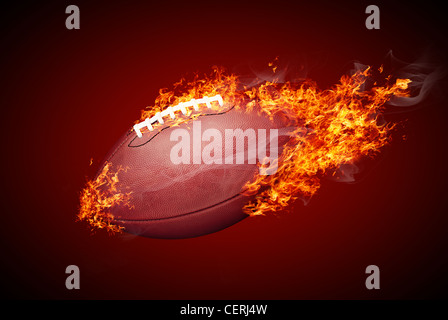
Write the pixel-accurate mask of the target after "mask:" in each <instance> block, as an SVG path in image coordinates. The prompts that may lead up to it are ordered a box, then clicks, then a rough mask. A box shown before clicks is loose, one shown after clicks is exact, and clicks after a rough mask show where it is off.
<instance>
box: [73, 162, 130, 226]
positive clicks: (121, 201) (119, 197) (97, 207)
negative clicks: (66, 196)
mask: <svg viewBox="0 0 448 320" xmlns="http://www.w3.org/2000/svg"><path fill="white" fill-rule="evenodd" d="M111 166H112V163H110V162H108V163H106V164H105V165H104V167H103V169H102V170H101V172H100V174H98V176H97V177H96V179H95V180H91V181H88V182H87V184H86V186H85V188H84V189H83V190H82V192H81V196H80V209H79V214H78V220H79V221H87V222H88V223H89V224H90V225H91V227H92V230H96V229H106V230H107V231H108V232H110V233H112V234H113V233H116V232H120V231H121V230H122V229H123V228H122V227H120V226H117V225H116V224H114V223H113V219H114V216H113V215H112V214H111V213H110V212H109V209H110V208H111V207H113V206H117V205H123V206H127V207H129V208H131V207H132V206H131V205H130V197H131V192H129V193H126V194H122V193H119V192H117V185H118V183H119V179H118V174H119V173H120V172H121V171H124V169H123V168H122V167H119V168H118V169H117V170H116V171H115V172H110V168H111Z"/></svg>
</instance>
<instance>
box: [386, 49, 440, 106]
mask: <svg viewBox="0 0 448 320" xmlns="http://www.w3.org/2000/svg"><path fill="white" fill-rule="evenodd" d="M387 59H388V61H387V62H388V63H389V64H390V68H391V69H392V70H391V72H392V74H393V75H394V76H396V77H397V78H400V79H410V80H411V83H409V89H410V93H411V96H410V97H397V96H394V97H392V98H391V100H390V101H389V103H388V104H389V105H391V106H398V107H409V106H415V105H417V104H420V103H421V102H422V101H423V100H425V99H426V98H427V97H428V96H429V94H430V93H431V92H433V91H434V90H435V89H439V84H440V80H441V79H443V78H444V77H445V76H446V74H447V68H446V65H445V64H442V63H441V62H439V61H438V60H439V59H438V58H437V57H435V56H434V55H432V56H431V54H430V53H426V54H424V55H423V56H422V57H420V58H419V59H418V60H416V61H414V62H412V63H407V62H405V61H402V60H399V59H398V58H396V57H395V56H394V55H393V53H392V51H390V52H389V53H388V55H387Z"/></svg>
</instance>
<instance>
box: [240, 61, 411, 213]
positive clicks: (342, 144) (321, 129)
mask: <svg viewBox="0 0 448 320" xmlns="http://www.w3.org/2000/svg"><path fill="white" fill-rule="evenodd" d="M369 70H370V69H369V68H367V69H366V70H365V71H363V72H357V73H355V74H354V75H353V76H351V77H349V76H343V77H342V78H341V80H340V84H338V85H336V86H335V87H334V88H332V89H330V90H324V91H319V90H318V89H317V87H316V86H315V84H314V83H311V82H307V83H304V84H302V85H300V86H299V87H295V86H294V85H293V84H290V83H286V84H283V85H281V86H280V87H278V86H276V85H275V84H273V83H265V84H263V85H261V86H260V87H257V88H252V90H251V91H250V92H247V94H248V95H250V96H251V97H252V98H253V99H255V101H257V103H258V104H259V105H260V106H261V109H262V110H263V111H264V112H265V113H267V114H269V115H271V114H274V113H276V112H279V110H282V111H283V112H286V114H287V115H288V117H289V119H290V122H291V123H293V124H295V125H296V126H297V129H296V131H295V134H293V135H292V139H291V141H290V142H289V143H288V144H287V145H286V147H285V149H284V150H283V152H282V155H281V157H280V159H279V161H278V162H279V167H278V170H277V173H276V174H274V175H271V176H266V175H257V176H255V177H254V179H253V180H252V181H249V182H248V183H247V184H246V185H245V188H246V189H247V190H246V191H245V194H246V195H255V200H254V201H252V202H250V203H249V204H247V205H246V206H245V207H244V211H245V212H246V213H247V214H249V215H261V214H265V213H267V212H270V211H274V212H275V211H278V210H281V209H283V208H285V207H286V206H287V205H288V204H289V203H290V202H291V201H292V200H295V199H297V198H298V197H299V196H301V197H303V198H308V199H309V198H311V197H312V196H313V195H314V194H315V193H316V192H317V190H318V189H319V188H320V180H321V177H322V176H323V175H324V174H325V173H327V172H331V171H332V170H333V172H335V169H337V168H338V167H339V166H341V165H343V164H353V163H354V162H355V161H356V160H358V159H359V158H361V157H362V156H373V155H374V154H375V153H377V152H378V151H379V149H380V148H381V147H382V146H384V145H386V144H387V143H388V142H389V140H390V134H389V133H390V131H391V129H392V128H393V127H394V125H393V124H380V121H379V116H380V114H381V111H382V109H383V108H384V104H385V103H386V102H387V101H388V100H389V99H390V97H391V96H393V95H399V96H405V95H407V92H406V91H405V90H406V89H407V84H408V83H409V82H410V80H408V79H397V80H396V82H395V84H393V85H386V86H383V87H373V88H372V89H371V90H369V91H362V90H361V87H362V85H363V84H364V83H365V80H366V78H367V77H368V76H369ZM303 128H306V134H305V135H304V134H303ZM300 133H302V134H300Z"/></svg>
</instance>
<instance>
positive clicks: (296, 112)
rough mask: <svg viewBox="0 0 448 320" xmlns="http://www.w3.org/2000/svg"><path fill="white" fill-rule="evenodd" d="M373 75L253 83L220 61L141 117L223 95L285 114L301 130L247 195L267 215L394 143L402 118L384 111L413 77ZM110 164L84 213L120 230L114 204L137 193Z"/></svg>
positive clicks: (90, 189)
mask: <svg viewBox="0 0 448 320" xmlns="http://www.w3.org/2000/svg"><path fill="white" fill-rule="evenodd" d="M269 66H270V67H272V66H273V64H272V65H271V64H270V65H269ZM274 68H275V67H274ZM273 70H274V71H275V69H273ZM381 72H382V68H381ZM369 76H370V68H367V69H366V70H364V71H358V72H356V73H355V74H354V75H352V76H343V77H342V78H341V79H340V83H339V84H338V85H336V86H334V87H333V88H331V89H328V90H319V89H318V88H317V85H316V84H315V83H314V82H312V81H309V80H308V81H305V82H303V83H302V84H300V85H298V84H293V83H283V84H280V83H277V82H276V80H273V81H272V82H264V83H263V84H261V85H258V86H256V87H250V88H248V87H244V86H243V85H242V84H241V83H240V81H239V79H238V77H237V76H236V75H232V74H230V75H228V74H226V73H225V71H224V69H222V68H217V67H214V69H213V72H212V74H211V75H208V76H207V75H206V76H204V77H202V78H200V77H199V76H198V75H196V76H195V77H194V79H193V80H192V81H190V82H188V81H186V80H185V79H182V80H180V81H179V82H177V83H175V84H174V86H173V89H172V90H167V89H162V90H160V91H159V96H158V97H157V98H156V100H155V104H154V106H152V107H148V109H147V110H144V111H142V114H141V118H140V120H139V121H143V120H144V119H146V118H151V117H152V116H154V115H155V114H156V113H157V112H160V111H162V110H163V109H165V108H167V107H168V106H173V105H177V104H179V103H181V102H187V101H190V100H191V99H198V98H202V97H204V96H214V95H217V94H219V95H221V96H222V98H223V99H224V102H225V103H227V104H229V105H232V106H234V107H235V108H236V109H237V110H242V111H246V112H250V111H253V110H254V109H255V107H257V110H261V112H262V113H264V115H265V116H268V117H269V118H271V119H272V118H273V117H274V116H275V115H281V116H282V117H283V118H285V119H286V120H287V121H288V122H289V125H290V126H295V127H296V129H295V131H294V132H293V135H292V137H291V140H290V142H289V143H288V144H287V145H286V146H285V148H284V149H283V151H282V154H281V156H280V158H279V161H278V169H277V172H276V173H275V174H274V175H270V176H269V175H259V174H258V173H257V175H255V176H254V177H253V179H252V180H251V181H248V182H247V183H246V185H245V186H244V188H243V190H245V191H244V194H246V195H253V196H255V200H254V201H252V202H250V203H248V204H247V205H246V206H245V207H244V208H243V210H244V212H246V213H247V214H249V215H262V214H266V213H267V212H272V211H274V212H275V211H279V210H281V209H283V208H285V207H287V206H288V204H289V203H291V201H293V200H295V199H297V198H298V197H299V196H303V197H307V198H309V197H311V196H313V195H314V194H315V193H316V192H317V190H318V189H319V188H320V179H321V177H322V176H323V175H324V174H325V173H328V172H331V171H334V170H335V169H337V168H338V167H339V166H341V165H343V164H352V163H354V162H355V161H356V160H358V159H359V158H360V157H362V156H373V155H375V154H376V153H377V152H378V151H379V149H380V148H381V147H382V146H384V145H386V144H387V143H388V142H389V140H390V131H391V129H392V128H393V127H394V125H391V124H381V123H380V121H379V116H380V114H381V111H382V110H383V108H384V104H385V103H386V102H387V101H388V100H389V99H390V98H391V97H392V96H394V95H398V96H408V90H407V89H408V83H409V82H410V80H409V79H396V81H395V83H386V84H385V85H383V86H374V87H372V88H371V89H370V90H367V91H364V90H362V87H363V85H364V84H365V82H366V79H367V78H368V77H369ZM390 79H391V76H388V77H386V78H385V80H386V81H389V82H390ZM375 84H376V82H375ZM214 108H216V106H214ZM199 115H201V112H194V114H193V113H192V111H189V112H188V113H187V115H186V116H179V117H176V119H174V120H172V119H167V121H166V123H165V125H170V126H173V125H178V124H179V123H182V122H186V121H192V120H194V119H195V118H197V117H198V116H199ZM157 128H158V125H155V129H157ZM110 165H111V164H110V163H108V164H106V166H105V167H104V169H103V170H102V172H101V173H100V174H99V175H98V177H97V178H96V179H95V180H93V181H89V182H88V183H87V186H86V187H85V189H84V190H83V192H82V194H81V207H80V213H79V215H78V218H79V220H86V221H88V222H89V223H90V224H91V225H92V227H94V228H106V229H107V230H109V231H111V232H116V231H120V229H121V228H120V227H118V226H115V225H114V224H113V223H112V221H113V216H112V214H110V212H109V211H108V210H109V208H110V207H112V206H114V205H126V206H130V205H129V203H130V193H128V194H120V193H117V184H118V183H119V180H118V174H119V172H120V171H121V170H123V169H122V168H119V169H118V171H117V172H115V173H110V172H109V169H110ZM257 172H258V171H257Z"/></svg>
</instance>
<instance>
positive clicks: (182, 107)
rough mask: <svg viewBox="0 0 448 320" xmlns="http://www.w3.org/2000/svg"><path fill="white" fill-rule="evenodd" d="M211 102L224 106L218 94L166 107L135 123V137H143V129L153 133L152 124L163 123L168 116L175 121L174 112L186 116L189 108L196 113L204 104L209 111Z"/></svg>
mask: <svg viewBox="0 0 448 320" xmlns="http://www.w3.org/2000/svg"><path fill="white" fill-rule="evenodd" d="M213 101H217V102H218V103H219V105H220V106H221V107H222V106H223V105H224V101H223V100H222V97H221V96H220V95H219V94H217V95H216V96H213V97H203V98H202V99H192V100H190V101H188V102H182V103H179V104H178V105H176V106H173V107H168V108H166V109H165V110H163V111H162V112H157V113H156V114H155V115H154V116H153V117H152V118H146V119H145V120H144V121H143V122H140V123H137V124H136V125H134V130H135V132H136V133H137V136H138V137H139V138H141V137H142V136H143V135H142V132H141V131H140V130H141V129H143V128H144V127H147V128H148V130H149V131H153V130H154V128H153V127H152V124H153V123H155V122H158V123H159V124H164V123H165V122H164V121H163V117H166V116H168V115H169V116H170V117H171V119H175V118H176V115H175V114H174V112H176V111H180V112H182V114H187V108H189V107H193V108H194V110H195V111H198V110H199V105H200V104H205V105H206V106H207V108H209V109H211V108H212V104H211V102H213Z"/></svg>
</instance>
